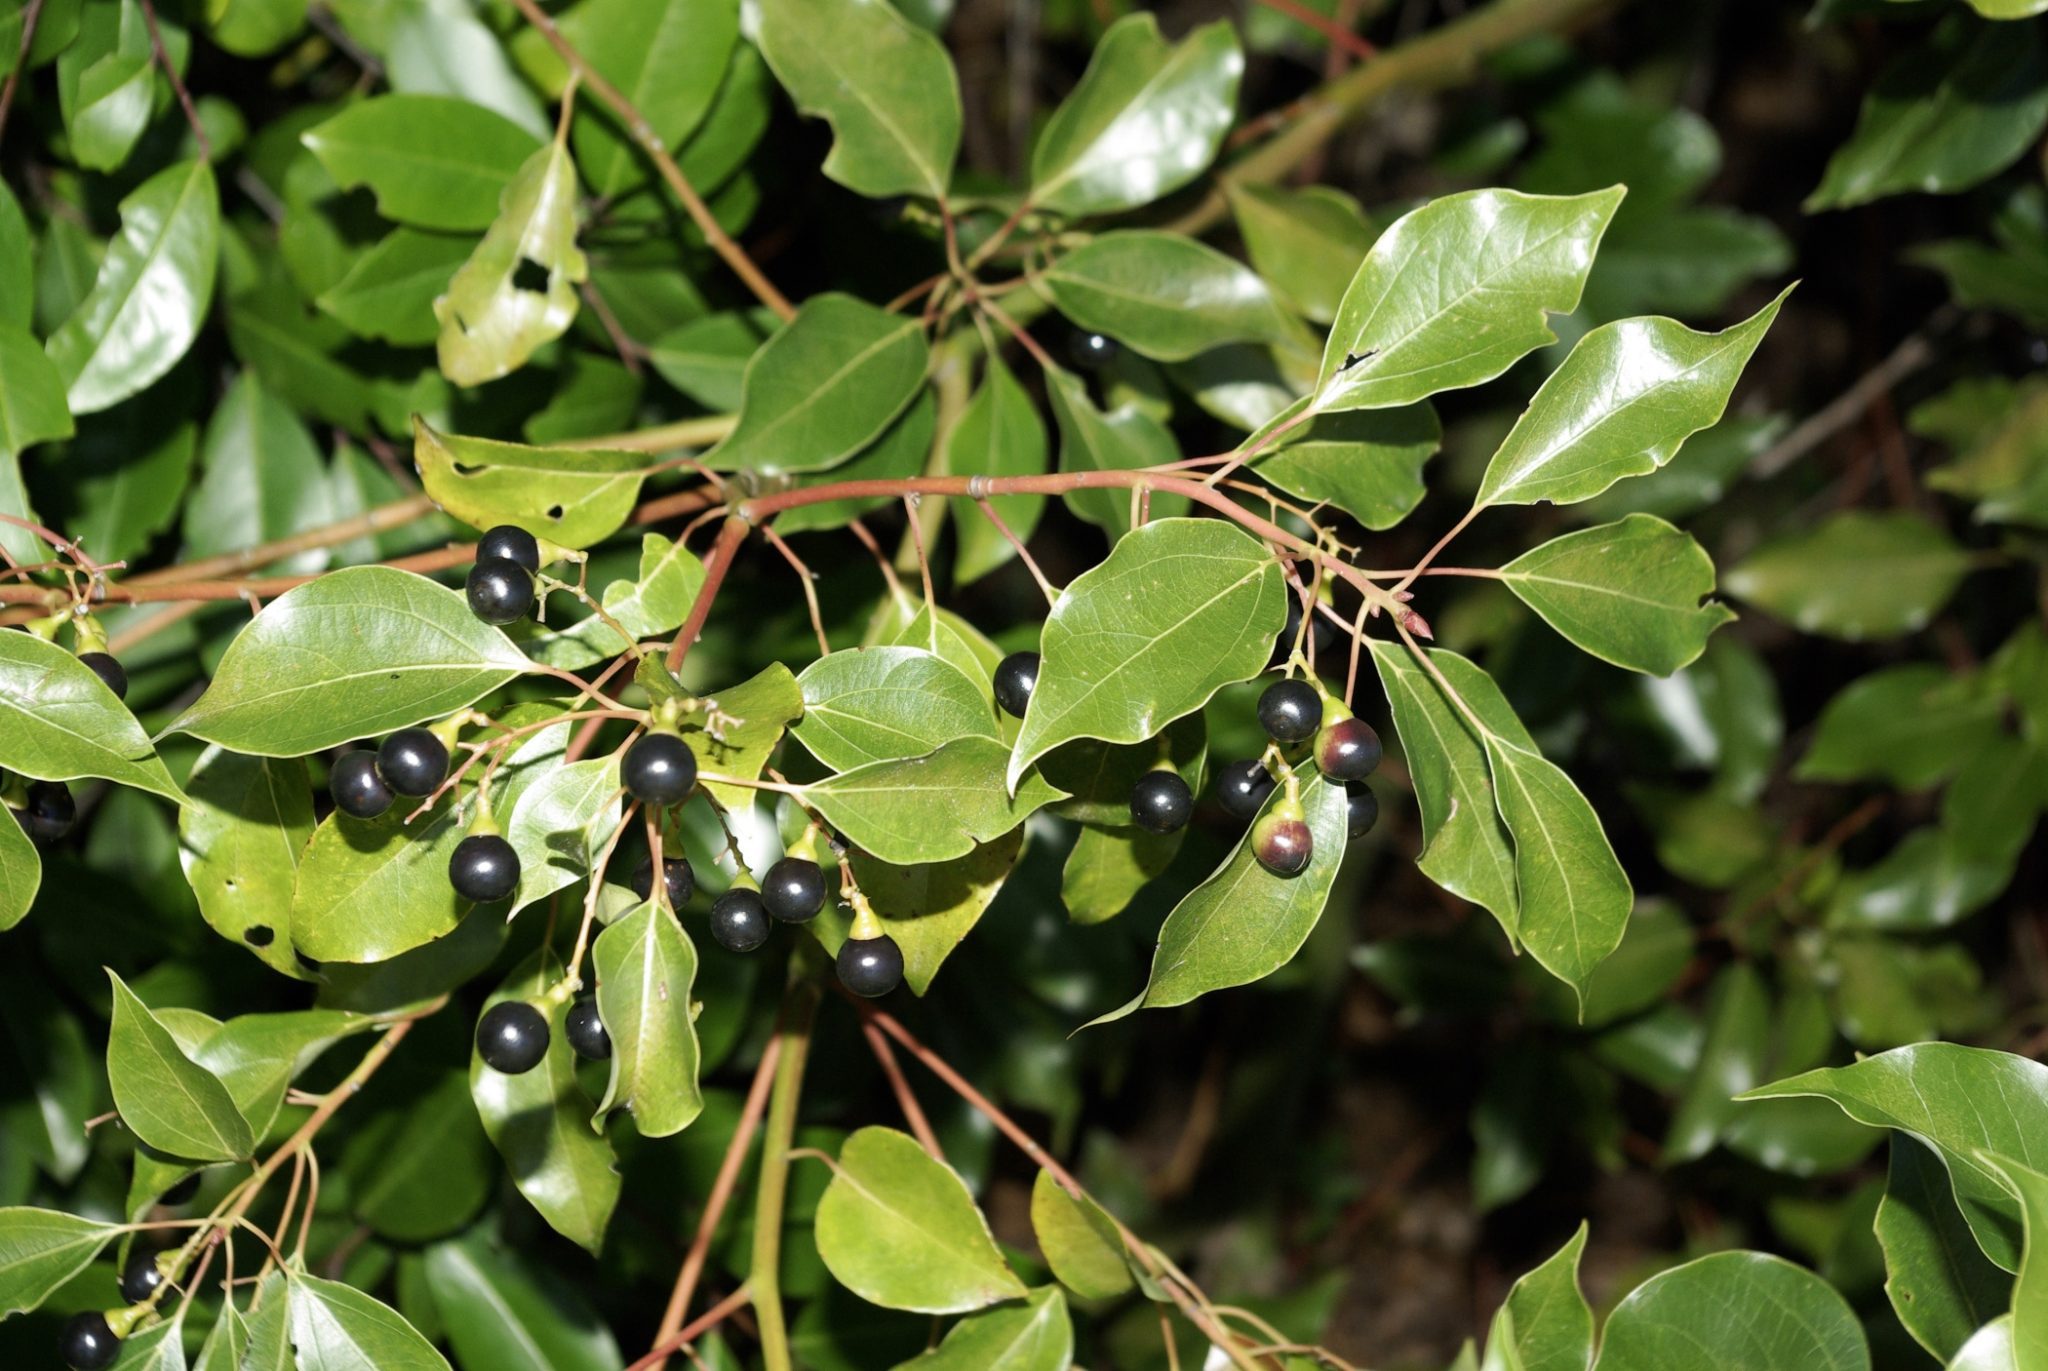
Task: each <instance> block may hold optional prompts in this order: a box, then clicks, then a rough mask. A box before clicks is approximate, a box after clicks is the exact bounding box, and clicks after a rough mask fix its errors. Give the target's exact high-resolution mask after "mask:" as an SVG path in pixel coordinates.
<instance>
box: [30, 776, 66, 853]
mask: <svg viewBox="0 0 2048 1371" xmlns="http://www.w3.org/2000/svg"><path fill="white" fill-rule="evenodd" d="M14 817H15V818H16V819H17V820H19V821H20V823H21V831H22V832H24V833H26V834H28V836H29V841H31V842H33V843H35V844H36V845H37V846H38V847H47V846H49V845H50V844H51V843H54V842H56V841H57V840H59V839H60V838H62V837H63V836H64V835H65V834H66V833H69V832H70V831H71V825H72V823H73V822H74V821H76V820H77V818H78V804H77V802H76V801H75V800H73V799H72V798H71V789H70V787H69V786H67V785H65V784H64V783H63V782H62V781H32V782H30V783H29V788H28V803H27V804H26V805H24V806H22V807H21V808H20V809H18V810H16V811H15V813H14Z"/></svg>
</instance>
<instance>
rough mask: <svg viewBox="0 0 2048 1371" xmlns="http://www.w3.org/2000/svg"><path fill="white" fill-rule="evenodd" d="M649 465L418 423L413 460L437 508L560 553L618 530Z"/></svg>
mask: <svg viewBox="0 0 2048 1371" xmlns="http://www.w3.org/2000/svg"><path fill="white" fill-rule="evenodd" d="M648 460H649V459H648V456H647V454H645V453H639V452H609V451H599V450H591V449H579V448H557V447H527V446H525V445H524V444H521V443H499V442H493V441H492V440H490V439H488V438H464V437H459V436H457V435H455V434H442V433H436V432H435V431H434V429H433V428H432V427H431V426H430V425H428V423H427V422H426V420H424V419H420V418H415V419H414V420H413V461H414V462H415V464H417V465H418V467H419V471H420V481H421V483H422V484H423V485H425V486H426V489H427V494H429V495H431V496H432V497H433V498H434V503H436V504H438V505H440V506H441V508H443V509H445V510H447V511H448V512H449V513H450V514H452V515H454V516H455V517H456V518H458V519H460V520H462V522H464V523H466V524H470V525H472V526H474V527H476V528H491V527H494V526H496V525H498V524H515V525H517V526H519V527H521V528H524V529H526V530H527V531H528V532H530V533H532V534H534V535H535V536H537V537H541V538H546V539H547V540H548V541H550V542H552V543H558V544H560V545H561V546H563V547H569V548H586V547H589V546H590V545H591V544H593V543H597V542H601V541H603V540H604V539H605V538H608V537H610V536H611V535H612V534H613V533H616V532H617V531H618V530H619V528H620V526H621V525H623V524H624V523H625V522H626V516H627V515H628V514H630V513H632V512H633V505H634V502H635V501H637V500H638V499H639V498H640V483H641V481H642V480H643V479H645V476H646V469H647V465H648ZM599 622H600V623H602V622H603V621H602V620H600V621H599ZM614 636H616V635H614Z"/></svg>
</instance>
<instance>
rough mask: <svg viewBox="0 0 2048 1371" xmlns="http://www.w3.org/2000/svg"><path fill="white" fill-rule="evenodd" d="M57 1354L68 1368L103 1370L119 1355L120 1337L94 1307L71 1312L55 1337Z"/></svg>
mask: <svg viewBox="0 0 2048 1371" xmlns="http://www.w3.org/2000/svg"><path fill="white" fill-rule="evenodd" d="M57 1355H58V1356H60V1357H62V1358H63V1359H64V1364H65V1365H66V1366H68V1367H70V1368H71V1371H104V1368H106V1367H109V1366H112V1365H113V1364H114V1358H116V1357H118V1356H120V1355H121V1340H120V1339H119V1338H117V1337H115V1336H114V1330H113V1329H111V1328H109V1327H107V1316H106V1315H105V1314H102V1313H100V1312H99V1311H98V1310H96V1309H89V1310H87V1311H86V1312H85V1313H83V1314H73V1315H72V1316H71V1321H70V1322H69V1323H67V1324H65V1325H64V1331H63V1333H62V1334H60V1335H59V1336H58V1339H57Z"/></svg>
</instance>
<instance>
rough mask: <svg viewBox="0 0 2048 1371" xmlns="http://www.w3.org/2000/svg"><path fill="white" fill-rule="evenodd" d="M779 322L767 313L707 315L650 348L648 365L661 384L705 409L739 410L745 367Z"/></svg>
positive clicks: (684, 325) (658, 340)
mask: <svg viewBox="0 0 2048 1371" xmlns="http://www.w3.org/2000/svg"><path fill="white" fill-rule="evenodd" d="M777 322H778V321H777V320H776V318H775V316H774V315H773V314H770V313H769V312H768V311H766V310H755V311H752V312H748V313H742V312H739V311H737V310H735V311H732V312H729V313H722V314H707V315H705V316H704V317H703V318H701V319H692V320H690V321H689V322H688V323H686V324H678V325H676V326H675V327H674V328H672V329H670V330H669V331H668V332H666V333H664V334H662V335H661V336H660V337H658V338H656V339H655V340H654V341H653V342H651V343H649V344H648V345H647V361H648V364H649V365H650V366H652V367H653V368H654V369H655V370H656V371H658V372H660V373H661V377H662V379H663V380H665V381H667V382H668V383H669V384H670V385H672V386H674V387H675V388H676V389H677V390H680V391H681V392H682V393H683V394H685V395H687V396H689V397H690V398H691V399H692V400H695V401H696V402H697V403H698V404H700V405H702V406H704V407H705V408H706V409H710V410H718V411H722V412H730V411H733V410H737V409H738V408H739V407H740V385H741V382H742V380H743V379H744V378H745V376H746V371H747V362H748V361H749V360H750V359H751V358H752V357H753V355H754V352H755V350H756V349H758V348H759V347H760V346H761V344H762V343H763V342H764V341H766V340H767V337H768V335H769V334H771V333H773V332H774V331H775V327H776V324H777Z"/></svg>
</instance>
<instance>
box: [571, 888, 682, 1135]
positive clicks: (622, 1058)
mask: <svg viewBox="0 0 2048 1371" xmlns="http://www.w3.org/2000/svg"><path fill="white" fill-rule="evenodd" d="M590 955H591V962H592V964H593V965H594V966H595V967H596V969H597V1012H598V1016H599V1017H600V1018H601V1019H602V1020H603V1021H604V1026H605V1028H606V1030H607V1031H608V1032H610V1034H611V1039H612V1078H611V1085H610V1087H609V1088H608V1089H606V1091H605V1096H604V1099H602V1100H600V1101H599V1102H598V1106H597V1109H598V1118H599V1119H600V1120H601V1119H602V1117H603V1116H604V1115H605V1114H608V1113H610V1112H611V1111H612V1110H614V1109H617V1108H621V1107H624V1108H626V1109H629V1110H631V1111H632V1114H633V1126H634V1127H635V1128H637V1129H639V1130H640V1135H641V1136H642V1137H646V1138H665V1137H667V1136H669V1135H670V1134H671V1133H680V1132H681V1131H682V1130H683V1129H685V1128H687V1127H689V1126H690V1124H691V1123H692V1122H694V1121H695V1120H696V1118H697V1116H698V1115H699V1114H700V1113H702V1112H703V1110H704V1095H703V1092H702V1091H701V1090H699V1089H698V1086H697V1028H696V1022H695V1020H696V1010H697V1008H698V1006H696V1005H694V1004H693V1003H691V1000H690V991H691V987H692V985H693V984H694V983H695V981H696V979H697V949H696V948H695V947H693V946H691V944H690V939H689V936H688V935H687V934H685V933H684V932H683V929H682V926H681V925H680V924H678V923H677V922H676V916H675V914H674V913H673V912H672V911H670V910H667V909H664V908H661V907H660V906H658V905H657V904H655V903H654V902H653V901H652V900H650V901H647V902H646V903H643V904H640V905H636V906H635V907H634V908H633V909H632V910H631V911H630V912H628V913H626V914H622V915H620V916H619V917H618V918H617V919H615V920H613V921H612V923H611V925H610V927H608V928H606V929H605V930H604V932H602V933H600V934H598V935H597V941H596V942H595V943H593V944H592V945H591V952H590Z"/></svg>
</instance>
